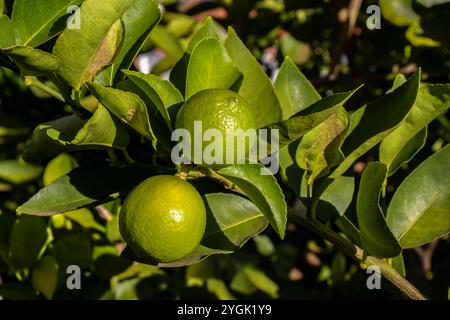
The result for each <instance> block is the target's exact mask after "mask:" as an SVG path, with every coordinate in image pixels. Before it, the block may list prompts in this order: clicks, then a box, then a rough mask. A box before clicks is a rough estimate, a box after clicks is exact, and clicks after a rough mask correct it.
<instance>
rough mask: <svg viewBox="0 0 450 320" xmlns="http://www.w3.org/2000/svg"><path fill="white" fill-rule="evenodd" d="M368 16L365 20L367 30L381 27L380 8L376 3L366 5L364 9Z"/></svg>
mask: <svg viewBox="0 0 450 320" xmlns="http://www.w3.org/2000/svg"><path fill="white" fill-rule="evenodd" d="M366 13H367V14H370V16H369V17H368V18H367V20H366V26H367V29H369V30H380V29H381V8H380V7H379V6H377V5H376V4H374V5H371V6H368V7H367V10H366Z"/></svg>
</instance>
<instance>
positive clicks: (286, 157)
mask: <svg viewBox="0 0 450 320" xmlns="http://www.w3.org/2000/svg"><path fill="white" fill-rule="evenodd" d="M299 143H300V140H297V141H295V142H293V143H291V144H289V145H287V146H285V147H283V148H281V149H280V152H279V154H278V156H279V160H280V176H281V179H283V181H284V182H285V183H287V184H288V185H289V187H290V188H291V189H292V191H294V194H295V195H296V196H297V197H301V191H302V185H305V186H306V183H302V182H304V180H306V179H304V173H305V172H304V171H303V170H302V169H300V168H299V166H298V165H297V163H296V161H295V153H296V152H297V147H298V145H299Z"/></svg>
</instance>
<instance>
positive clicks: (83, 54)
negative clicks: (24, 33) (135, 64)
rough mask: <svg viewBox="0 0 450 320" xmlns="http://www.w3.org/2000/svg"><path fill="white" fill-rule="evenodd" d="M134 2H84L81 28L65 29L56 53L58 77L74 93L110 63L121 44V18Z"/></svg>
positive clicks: (127, 0)
mask: <svg viewBox="0 0 450 320" xmlns="http://www.w3.org/2000/svg"><path fill="white" fill-rule="evenodd" d="M134 4H135V1H134V0H109V1H97V0H85V1H84V2H83V4H82V6H81V9H80V16H81V25H80V28H79V29H65V30H64V32H63V33H62V34H61V35H60V36H59V38H58V40H57V41H56V44H55V47H54V48H53V54H54V55H55V56H57V57H58V58H59V60H60V62H61V65H60V68H59V70H58V73H59V75H60V76H61V77H62V78H63V79H64V80H65V81H66V82H67V83H68V84H69V85H71V86H72V87H73V88H74V89H75V90H79V89H80V88H81V86H82V85H83V84H84V83H85V82H87V81H90V80H92V78H93V77H94V76H95V75H96V74H97V73H98V72H99V71H100V70H101V69H102V68H104V67H105V66H107V65H109V64H111V63H112V62H113V59H114V58H115V56H116V54H117V52H118V50H119V49H120V47H121V45H122V40H123V34H124V32H125V31H124V24H123V21H122V20H121V18H122V17H123V15H124V13H125V12H126V11H127V10H128V9H130V7H132V6H133V5H134Z"/></svg>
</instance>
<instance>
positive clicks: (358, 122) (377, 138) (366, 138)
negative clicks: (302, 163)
mask: <svg viewBox="0 0 450 320" xmlns="http://www.w3.org/2000/svg"><path fill="white" fill-rule="evenodd" d="M419 84H420V70H418V71H417V72H416V73H415V74H414V75H413V76H412V77H411V78H410V79H409V80H408V81H407V82H405V83H404V84H403V85H402V86H401V87H399V88H398V89H396V90H395V91H393V92H391V93H389V94H387V95H385V96H384V97H381V98H379V99H377V100H375V101H373V102H371V103H369V104H367V105H365V106H364V107H362V108H360V109H358V110H357V111H356V112H354V113H353V114H352V115H351V118H350V129H349V133H348V135H347V138H346V140H345V142H344V144H343V146H342V151H343V152H344V155H345V157H346V158H345V160H344V161H343V162H342V163H341V164H340V165H339V166H338V167H337V168H336V169H335V171H334V172H333V174H332V175H331V176H332V177H338V176H340V175H342V174H344V173H345V171H347V169H348V168H350V166H351V165H352V164H353V163H354V162H355V160H357V159H358V158H359V157H361V156H362V155H363V154H365V153H366V152H368V151H369V150H370V149H372V148H373V147H374V146H375V145H377V144H378V143H379V142H381V141H382V140H383V139H384V138H385V137H386V136H387V135H388V134H390V133H391V132H392V131H394V130H395V129H396V128H397V127H398V126H399V124H400V123H401V122H402V121H403V120H404V119H405V117H406V115H407V114H408V112H409V111H410V110H411V108H412V106H413V105H414V103H415V101H416V97H417V93H418V91H419Z"/></svg>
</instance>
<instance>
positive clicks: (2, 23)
mask: <svg viewBox="0 0 450 320" xmlns="http://www.w3.org/2000/svg"><path fill="white" fill-rule="evenodd" d="M15 43H16V40H15V37H14V25H13V23H12V22H11V20H10V19H9V17H8V16H6V15H1V14H0V48H2V49H3V48H8V47H11V46H13V45H15Z"/></svg>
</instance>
